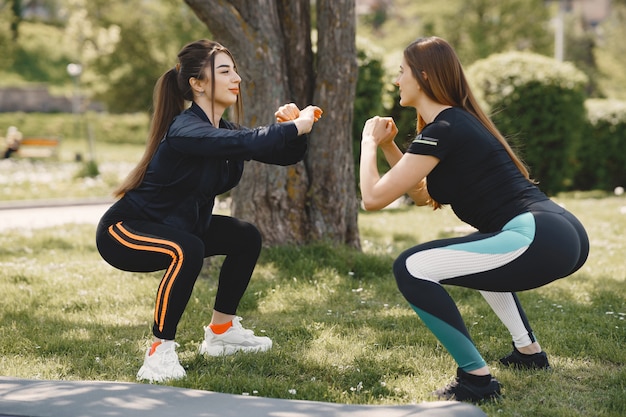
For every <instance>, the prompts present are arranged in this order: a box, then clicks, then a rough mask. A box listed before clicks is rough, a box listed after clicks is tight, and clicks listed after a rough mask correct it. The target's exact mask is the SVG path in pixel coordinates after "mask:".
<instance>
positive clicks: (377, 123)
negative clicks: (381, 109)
mask: <svg viewBox="0 0 626 417" xmlns="http://www.w3.org/2000/svg"><path fill="white" fill-rule="evenodd" d="M397 134H398V127H397V126H396V123H395V122H394V121H393V118H391V117H380V116H374V117H372V118H371V119H369V120H368V121H367V122H365V126H364V127H363V139H371V140H373V141H374V143H376V145H377V146H384V145H386V144H389V143H391V142H392V141H393V138H395V137H396V135H397Z"/></svg>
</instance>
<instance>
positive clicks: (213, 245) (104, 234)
mask: <svg viewBox="0 0 626 417" xmlns="http://www.w3.org/2000/svg"><path fill="white" fill-rule="evenodd" d="M96 243H97V246H98V250H99V252H100V254H101V256H102V257H103V258H104V260H106V261H107V262H108V263H109V264H111V265H112V266H114V267H115V268H118V269H121V270H124V271H131V272H153V271H159V270H165V274H164V275H163V278H162V280H161V283H160V284H159V288H158V291H157V295H156V304H155V310H154V325H153V333H154V335H155V336H156V337H158V338H162V339H168V340H171V339H174V338H175V336H176V328H177V326H178V322H179V321H180V318H181V316H182V314H183V312H184V310H185V307H186V306H187V302H188V301H189V298H190V297H191V292H192V290H193V286H194V284H195V282H196V279H197V278H198V274H199V273H200V270H201V269H202V265H203V260H204V258H206V257H208V256H213V255H226V257H225V259H224V263H223V264H222V268H221V271H220V276H219V283H218V289H217V295H216V298H215V306H214V308H215V310H217V311H219V312H221V313H225V314H235V313H236V311H237V307H238V305H239V301H240V300H241V297H242V296H243V294H244V292H245V291H246V288H247V287H248V283H249V282H250V277H251V276H252V272H253V270H254V267H255V265H256V262H257V259H258V257H259V254H260V251H261V235H260V233H259V231H258V230H257V228H256V227H255V226H254V225H252V224H250V223H246V222H243V221H241V220H238V219H235V218H232V217H227V216H218V215H214V216H213V217H212V219H211V223H210V225H209V227H208V229H207V230H206V232H205V233H204V234H203V235H201V236H196V235H194V234H192V233H189V232H185V231H181V230H178V229H176V228H172V227H170V226H165V225H162V224H159V223H152V222H148V221H144V220H127V221H119V222H117V223H113V224H106V223H105V222H101V223H100V224H99V225H98V230H97V234H96Z"/></svg>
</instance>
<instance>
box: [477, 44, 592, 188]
mask: <svg viewBox="0 0 626 417" xmlns="http://www.w3.org/2000/svg"><path fill="white" fill-rule="evenodd" d="M468 77H469V78H470V79H471V81H472V82H473V83H474V86H475V87H477V91H476V95H477V96H478V97H479V98H481V99H482V100H484V102H485V104H486V107H487V109H488V110H490V111H491V112H492V113H493V121H494V122H495V123H496V126H498V128H499V129H500V131H501V132H502V133H503V134H504V135H505V136H506V137H507V138H508V139H509V140H510V141H511V144H512V146H513V147H514V148H516V149H517V150H518V152H519V154H520V156H521V157H522V159H523V160H524V161H525V162H526V163H527V164H528V166H529V168H530V172H531V176H532V177H533V178H534V179H535V180H538V181H539V187H540V188H541V189H542V190H543V191H544V192H546V193H548V194H555V193H558V192H560V191H566V190H571V189H572V188H573V186H574V177H575V174H576V155H577V152H578V149H579V147H580V145H581V142H582V138H583V133H584V131H585V126H586V123H585V108H584V101H585V94H584V88H585V86H586V82H587V78H586V77H585V75H584V74H583V73H582V72H581V71H579V70H577V69H576V68H574V67H573V66H572V65H571V64H568V63H560V62H558V61H556V60H554V59H551V58H547V57H544V56H540V55H536V54H531V53H515V52H513V53H506V54H497V55H493V56H491V57H489V58H487V59H484V60H481V61H477V62H476V63H475V64H474V65H472V66H471V67H470V68H468Z"/></svg>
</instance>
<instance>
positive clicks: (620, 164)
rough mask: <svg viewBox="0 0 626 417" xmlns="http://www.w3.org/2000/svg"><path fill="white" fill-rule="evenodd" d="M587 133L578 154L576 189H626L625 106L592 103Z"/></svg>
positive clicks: (587, 103) (607, 101) (623, 103)
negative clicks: (619, 187)
mask: <svg viewBox="0 0 626 417" xmlns="http://www.w3.org/2000/svg"><path fill="white" fill-rule="evenodd" d="M585 107H586V109H587V120H588V130H587V132H588V133H587V134H586V137H585V140H583V143H582V146H581V148H580V151H579V152H578V161H579V164H580V166H579V169H578V172H577V175H576V181H575V185H576V189H579V190H593V189H598V190H605V191H612V190H613V189H614V188H615V187H617V186H624V185H626V102H624V101H618V100H602V99H589V100H587V101H586V102H585Z"/></svg>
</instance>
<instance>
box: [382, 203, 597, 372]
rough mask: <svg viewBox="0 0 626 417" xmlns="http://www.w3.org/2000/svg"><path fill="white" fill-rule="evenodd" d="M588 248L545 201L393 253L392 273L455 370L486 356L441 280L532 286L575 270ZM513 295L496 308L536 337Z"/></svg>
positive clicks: (495, 288) (575, 225)
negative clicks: (499, 221) (498, 222)
mask: <svg viewBox="0 0 626 417" xmlns="http://www.w3.org/2000/svg"><path fill="white" fill-rule="evenodd" d="M588 253H589V240H588V238H587V234H586V232H585V229H584V227H583V226H582V224H581V223H580V222H579V221H578V220H577V219H576V218H575V217H574V216H573V215H572V214H571V213H569V212H568V211H566V210H565V209H563V208H561V207H560V206H558V205H557V204H555V203H553V202H551V201H544V202H541V203H535V204H534V205H533V206H532V207H531V208H530V210H529V211H528V212H527V213H523V214H520V215H518V216H517V217H515V218H513V219H511V220H510V221H509V222H508V223H507V224H506V225H505V226H504V227H503V228H502V230H500V231H497V232H493V233H480V232H477V233H473V234H471V235H469V236H464V237H460V238H451V239H442V240H436V241H433V242H428V243H424V244H421V245H418V246H415V247H412V248H411V249H408V250H406V251H405V252H403V253H402V254H401V255H400V256H399V257H398V259H397V260H396V261H395V263H394V267H393V272H394V275H395V277H396V281H397V283H398V288H399V289H400V291H401V292H402V294H403V295H404V297H405V298H406V299H407V301H408V302H409V304H410V305H411V307H412V308H413V310H415V312H416V313H417V314H418V315H419V317H420V318H421V319H422V321H423V322H424V323H425V324H426V326H427V327H428V328H429V329H430V330H431V331H432V332H433V334H434V335H435V337H437V339H439V341H440V342H441V343H442V344H443V346H444V347H445V348H446V349H447V350H448V352H449V353H450V354H451V355H452V357H453V358H454V360H455V361H456V362H457V365H458V366H459V368H461V369H463V370H464V371H472V370H475V369H478V368H481V367H483V366H485V361H484V359H483V358H482V357H481V355H480V353H479V352H478V350H477V349H476V347H475V346H474V343H473V341H472V339H471V337H470V335H469V333H468V331H467V328H466V326H465V323H464V322H463V319H462V317H461V315H460V313H459V310H458V309H457V307H456V305H455V304H454V301H453V300H452V298H451V297H450V296H449V294H448V293H447V291H446V290H445V289H444V288H443V286H442V285H441V284H449V285H457V286H461V287H466V288H473V289H477V290H483V291H485V292H507V293H513V292H515V291H523V290H529V289H532V288H537V287H540V286H542V285H545V284H547V283H550V282H552V281H554V280H556V279H559V278H563V277H565V276H568V275H570V274H572V273H574V272H575V271H576V270H578V269H579V268H580V267H581V266H582V265H583V264H584V263H585V261H586V259H587V255H588ZM483 295H485V294H483ZM485 298H487V297H485ZM512 300H513V301H514V302H511V303H509V307H507V308H508V309H509V310H511V311H508V312H502V311H500V312H499V313H500V314H504V315H510V316H516V317H517V318H518V321H519V322H520V323H523V325H524V326H525V327H526V330H527V332H528V335H529V337H530V340H531V341H534V336H533V334H532V329H531V328H530V325H529V324H528V320H527V318H526V315H525V313H524V311H523V309H522V307H521V305H520V303H519V300H518V298H517V296H516V295H515V294H514V293H513V294H512ZM488 301H489V299H488ZM492 307H493V306H492ZM501 317H502V316H501Z"/></svg>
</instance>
